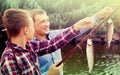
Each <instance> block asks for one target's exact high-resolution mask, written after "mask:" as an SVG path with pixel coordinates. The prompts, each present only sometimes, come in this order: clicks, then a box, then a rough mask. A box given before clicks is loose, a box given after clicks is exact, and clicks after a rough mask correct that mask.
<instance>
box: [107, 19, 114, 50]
mask: <svg viewBox="0 0 120 75" xmlns="http://www.w3.org/2000/svg"><path fill="white" fill-rule="evenodd" d="M106 28H107V30H106V48H107V49H110V45H111V41H112V37H113V33H114V25H113V21H112V20H111V19H109V20H108V21H107V27H106Z"/></svg>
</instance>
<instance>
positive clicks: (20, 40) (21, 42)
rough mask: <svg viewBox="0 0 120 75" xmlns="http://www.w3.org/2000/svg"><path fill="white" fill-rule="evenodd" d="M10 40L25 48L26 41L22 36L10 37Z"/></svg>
mask: <svg viewBox="0 0 120 75" xmlns="http://www.w3.org/2000/svg"><path fill="white" fill-rule="evenodd" d="M11 42H12V43H14V44H17V45H18V46H20V47H22V48H24V49H26V42H27V40H26V39H25V38H22V37H11Z"/></svg>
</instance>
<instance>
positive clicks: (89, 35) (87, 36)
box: [56, 8, 117, 66]
mask: <svg viewBox="0 0 120 75" xmlns="http://www.w3.org/2000/svg"><path fill="white" fill-rule="evenodd" d="M116 10H117V8H115V9H114V10H113V11H112V12H111V13H110V14H108V15H107V16H106V17H105V18H104V19H103V20H101V21H100V22H99V23H98V25H97V26H95V27H94V28H93V29H92V30H91V31H90V33H89V34H88V35H86V36H85V37H84V38H83V39H82V40H81V42H79V43H78V44H77V45H76V46H75V47H74V48H73V49H72V50H71V51H70V52H69V53H68V54H67V55H66V56H65V57H64V58H63V59H62V60H61V61H60V62H59V63H58V64H57V65H56V66H59V65H61V64H62V63H63V62H64V61H65V60H66V59H67V58H68V57H69V56H70V55H72V54H73V53H74V52H75V51H77V48H80V46H81V45H82V44H83V42H85V41H86V40H87V38H89V37H91V36H92V35H93V34H94V33H95V31H96V30H97V29H98V28H99V27H100V26H101V25H102V24H103V23H104V22H105V21H106V20H107V19H108V18H109V17H110V16H111V15H112V14H113V13H114V12H115V11H116Z"/></svg>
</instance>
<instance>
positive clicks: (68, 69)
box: [62, 44, 120, 75]
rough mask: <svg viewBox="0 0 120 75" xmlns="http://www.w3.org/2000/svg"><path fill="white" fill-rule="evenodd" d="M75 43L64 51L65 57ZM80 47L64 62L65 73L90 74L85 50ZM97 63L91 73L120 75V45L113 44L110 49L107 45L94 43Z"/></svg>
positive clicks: (67, 74) (69, 74)
mask: <svg viewBox="0 0 120 75" xmlns="http://www.w3.org/2000/svg"><path fill="white" fill-rule="evenodd" d="M74 46H75V45H72V44H69V45H68V46H66V47H65V48H63V50H64V51H62V52H63V53H62V55H63V57H64V56H65V55H66V54H67V52H69V50H70V49H72V48H73V47H74ZM82 49H83V50H80V49H78V50H77V52H75V53H74V54H73V55H71V56H70V57H69V58H68V59H67V60H66V61H65V62H64V75H89V74H88V66H87V59H86V52H85V45H83V46H82ZM94 51H95V64H94V67H93V71H92V74H91V75H120V45H114V44H113V45H112V47H111V49H110V50H107V49H106V48H105V45H102V44H94Z"/></svg>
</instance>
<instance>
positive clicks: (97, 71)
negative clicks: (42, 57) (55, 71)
mask: <svg viewBox="0 0 120 75" xmlns="http://www.w3.org/2000/svg"><path fill="white" fill-rule="evenodd" d="M106 6H110V7H112V8H116V7H120V0H0V54H2V52H3V50H4V47H5V43H4V42H5V40H6V39H7V37H6V34H5V32H4V31H1V30H2V29H3V25H2V15H3V12H4V11H5V10H6V9H8V8H21V9H26V10H32V9H38V8H42V9H44V10H46V11H47V13H48V16H49V18H50V22H51V26H50V28H51V29H52V30H53V29H62V28H66V27H68V26H71V25H73V24H74V23H75V22H77V21H78V20H80V19H82V18H85V17H87V16H92V15H93V14H95V13H96V12H98V11H100V10H101V9H102V8H104V7H106ZM111 19H112V20H113V22H114V26H115V29H114V30H115V34H114V35H115V37H114V39H115V40H114V41H112V47H111V49H110V50H106V48H105V45H106V43H105V40H104V35H105V31H106V26H105V25H102V27H101V28H100V29H99V30H98V31H97V33H96V36H99V37H100V38H97V39H98V40H100V41H99V42H97V43H96V42H94V49H95V65H94V69H93V75H120V8H119V9H118V10H117V11H116V12H115V13H114V14H113V15H112V16H111ZM116 37H117V39H116ZM81 38H82V37H81ZM81 38H77V39H74V40H73V41H72V42H71V43H70V44H69V45H67V46H66V47H64V48H62V49H63V51H62V55H63V57H64V56H65V55H66V54H67V53H68V52H69V50H71V49H72V48H73V47H74V46H75V45H76V43H78V42H79V41H80V40H81ZM95 39H96V37H95ZM85 47H86V46H85V44H84V45H83V46H82V50H80V49H78V50H77V52H76V53H74V54H73V55H72V56H71V57H70V58H69V59H67V60H66V61H65V62H64V64H65V65H64V75H88V66H87V59H86V52H85Z"/></svg>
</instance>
